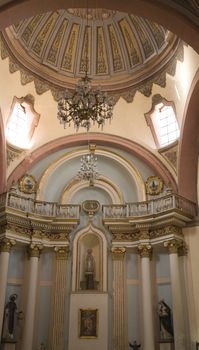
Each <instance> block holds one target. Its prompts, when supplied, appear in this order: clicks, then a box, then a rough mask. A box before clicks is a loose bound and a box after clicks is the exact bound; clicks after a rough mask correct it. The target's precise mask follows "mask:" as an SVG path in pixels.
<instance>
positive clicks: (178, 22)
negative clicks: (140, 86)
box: [0, 0, 199, 53]
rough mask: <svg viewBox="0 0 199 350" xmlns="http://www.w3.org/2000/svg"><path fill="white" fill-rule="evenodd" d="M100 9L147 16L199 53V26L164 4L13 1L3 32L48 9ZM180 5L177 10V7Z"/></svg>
mask: <svg viewBox="0 0 199 350" xmlns="http://www.w3.org/2000/svg"><path fill="white" fill-rule="evenodd" d="M87 5H88V7H100V8H108V9H113V10H119V11H124V12H129V13H133V14H135V15H138V16H142V17H146V18H148V19H150V20H152V21H154V22H157V23H159V24H162V25H163V26H165V27H166V28H168V29H169V30H171V31H172V32H173V33H175V34H177V35H178V36H179V37H180V38H181V39H183V40H184V41H185V42H187V43H188V44H189V45H190V46H192V47H193V48H194V49H195V50H196V51H197V52H198V53H199V40H198V31H199V29H198V26H197V25H196V24H194V22H193V21H192V20H191V19H190V18H189V17H188V15H187V14H186V13H187V12H186V10H185V9H184V14H183V13H182V12H179V11H178V10H177V8H179V9H180V10H181V11H183V5H176V6H175V3H174V4H173V5H174V7H171V6H168V5H165V4H161V3H160V1H157V0H153V1H148V0H131V1H129V0H123V1H120V0H110V1H108V2H107V1H106V0H96V1H93V0H88V1H86V0H76V1H74V0H57V1H54V0H42V1H41V0H26V1H14V2H12V3H10V4H8V5H7V6H3V7H1V9H0V29H4V28H5V27H7V26H9V25H10V24H13V23H17V22H18V21H20V20H21V19H24V18H27V17H31V16H33V15H36V14H38V13H42V12H47V11H49V10H56V9H62V8H63V9H64V8H65V9H67V8H70V7H86V6H87ZM177 6H178V7H177Z"/></svg>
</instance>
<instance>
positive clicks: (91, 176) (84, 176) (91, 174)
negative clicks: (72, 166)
mask: <svg viewBox="0 0 199 350" xmlns="http://www.w3.org/2000/svg"><path fill="white" fill-rule="evenodd" d="M95 148H96V145H94V144H90V145H89V151H90V152H89V153H87V154H85V155H83V156H82V158H81V160H80V162H81V166H80V170H79V171H78V175H77V178H78V180H87V181H89V186H94V181H95V180H97V179H98V178H99V173H98V171H97V157H96V156H95Z"/></svg>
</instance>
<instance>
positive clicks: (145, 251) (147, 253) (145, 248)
mask: <svg viewBox="0 0 199 350" xmlns="http://www.w3.org/2000/svg"><path fill="white" fill-rule="evenodd" d="M137 249H138V254H139V255H140V257H141V258H150V259H151V258H152V250H153V249H152V246H151V244H149V243H140V244H139V245H138V247H137Z"/></svg>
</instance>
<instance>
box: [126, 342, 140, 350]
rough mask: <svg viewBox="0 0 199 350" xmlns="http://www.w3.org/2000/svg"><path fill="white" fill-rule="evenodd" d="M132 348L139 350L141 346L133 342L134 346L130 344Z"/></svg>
mask: <svg viewBox="0 0 199 350" xmlns="http://www.w3.org/2000/svg"><path fill="white" fill-rule="evenodd" d="M129 346H130V348H132V349H133V350H137V349H139V348H140V347H141V344H137V342H136V340H135V341H134V342H133V344H131V343H129Z"/></svg>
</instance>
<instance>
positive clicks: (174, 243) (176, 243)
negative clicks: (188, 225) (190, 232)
mask: <svg viewBox="0 0 199 350" xmlns="http://www.w3.org/2000/svg"><path fill="white" fill-rule="evenodd" d="M180 246H182V241H181V240H178V239H175V238H174V239H171V240H169V241H165V242H164V247H166V248H168V251H169V254H177V253H178V249H179V248H180Z"/></svg>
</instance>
